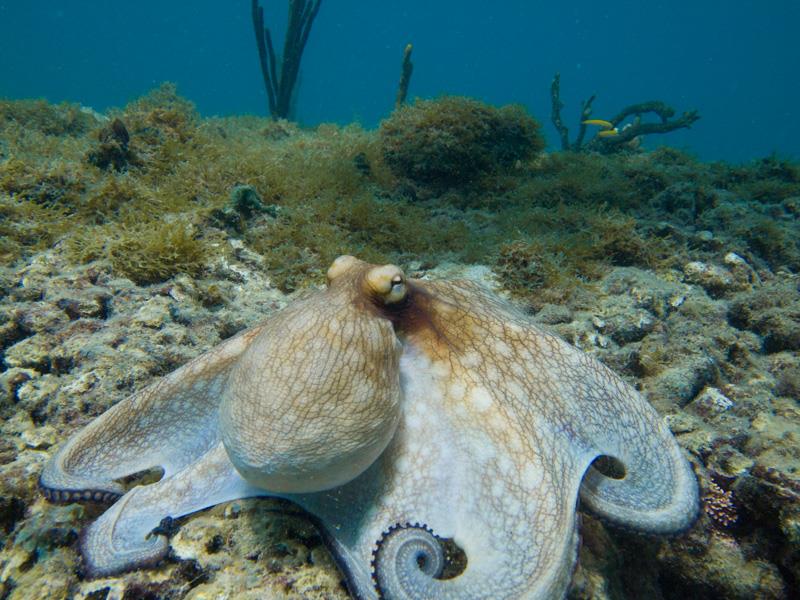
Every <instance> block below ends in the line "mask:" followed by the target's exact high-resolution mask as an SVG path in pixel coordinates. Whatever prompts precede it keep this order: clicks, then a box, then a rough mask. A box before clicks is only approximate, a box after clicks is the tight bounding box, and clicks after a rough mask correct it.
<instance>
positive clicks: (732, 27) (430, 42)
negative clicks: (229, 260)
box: [0, 0, 800, 161]
mask: <svg viewBox="0 0 800 600" xmlns="http://www.w3.org/2000/svg"><path fill="white" fill-rule="evenodd" d="M265 11H266V19H267V21H268V23H269V24H270V25H271V26H272V28H273V30H275V31H276V34H277V35H278V36H279V35H280V33H279V32H280V31H281V30H282V28H283V25H284V24H285V12H286V2H284V1H278V0H269V1H268V2H267V4H266V8H265ZM799 32H800V2H798V1H797V0H770V1H769V2H763V1H761V2H758V1H752V0H733V1H721V0H708V1H697V0H675V1H671V2H641V1H623V0H616V1H610V2H609V1H607V2H598V1H595V2H588V1H586V0H579V1H573V2H563V3H559V2H549V3H542V2H529V1H523V0H507V1H502V2H495V3H487V2H485V1H477V0H462V1H459V2H454V1H445V0H442V1H438V2H437V1H434V0H403V1H396V0H391V1H387V0H383V1H374V2H367V1H363V0H360V1H357V0H323V4H322V9H321V11H320V14H319V16H318V18H317V20H316V22H315V24H314V29H313V31H312V34H311V39H310V41H309V44H308V47H307V48H306V53H305V56H304V59H303V69H302V72H301V77H300V85H299V95H298V101H297V109H296V116H297V118H298V120H300V121H301V122H302V123H303V124H306V125H313V124H316V123H319V122H326V121H336V122H340V123H346V122H351V121H354V120H355V121H359V122H361V123H362V124H363V125H365V126H369V127H372V126H374V125H375V124H376V123H378V122H379V121H380V119H381V118H383V117H384V116H386V115H387V113H388V112H389V111H390V110H391V108H392V105H393V100H394V94H395V89H396V85H397V79H398V76H399V66H400V59H401V56H402V50H403V47H404V46H405V44H406V43H408V42H412V43H413V44H414V56H413V59H414V64H415V70H414V75H413V78H412V82H411V89H410V96H412V97H414V96H420V97H432V96H436V95H439V94H465V95H469V96H473V97H477V98H481V99H483V100H485V101H487V102H491V103H494V104H503V103H509V102H518V103H522V104H524V105H526V106H527V107H528V108H529V110H530V111H531V112H532V113H533V114H534V115H535V116H537V117H538V118H539V119H540V120H541V121H543V122H544V123H545V125H546V129H545V131H546V135H547V138H548V141H549V142H550V143H551V145H552V144H554V143H555V142H556V140H557V137H556V133H555V131H554V129H553V128H552V125H550V123H549V115H550V98H549V85H550V80H551V78H552V76H553V73H555V72H556V71H560V72H561V78H562V98H563V100H564V101H565V103H566V107H565V109H564V114H563V116H564V118H565V120H566V122H567V124H568V125H571V126H572V128H573V130H574V127H575V123H576V122H577V114H578V110H579V103H580V100H581V99H582V98H585V97H586V96H588V95H590V94H592V93H597V100H596V101H595V105H594V106H595V110H594V116H595V117H598V118H602V117H608V116H610V115H612V114H613V113H614V112H616V111H617V110H618V109H619V108H620V107H622V106H623V105H625V104H630V103H633V102H639V101H642V100H648V99H660V100H664V101H666V102H668V103H669V104H671V105H673V106H674V107H675V108H676V109H678V110H679V111H682V110H685V109H689V108H697V109H699V111H700V113H701V115H702V119H701V120H700V121H699V122H698V123H696V124H695V126H694V127H693V128H692V129H691V130H682V131H678V132H674V133H671V134H669V135H667V136H654V137H653V138H651V139H650V140H649V143H650V144H657V143H668V144H670V145H673V146H677V147H680V148H685V149H688V150H690V151H692V152H694V153H695V154H696V155H698V156H699V157H701V158H704V159H724V160H730V161H745V160H749V159H752V158H756V157H761V156H765V155H768V154H770V153H773V152H777V153H778V154H779V155H780V156H783V157H793V158H798V157H800V108H798V106H799V105H800V77H798V75H797V73H800V43H798V40H797V37H798V33H799ZM165 80H169V81H173V82H175V83H177V84H178V89H179V91H180V93H181V94H182V95H184V96H186V97H188V98H189V99H190V100H192V101H193V102H195V103H196V105H197V107H198V109H199V110H200V111H201V112H202V113H203V114H206V115H211V114H218V115H228V114H239V113H255V114H266V96H265V92H264V88H263V85H262V81H261V75H260V72H259V67H258V58H257V54H256V50H255V41H254V35H253V29H252V23H251V20H250V2H249V0H235V1H228V2H226V1H223V0H216V1H213V0H194V1H192V2H169V1H167V0H159V1H156V0H139V1H137V2H129V3H121V2H101V1H99V0H84V1H79V0H75V1H72V2H65V1H61V2H57V1H55V0H44V1H42V2H27V1H24V0H17V1H14V2H11V1H2V0H0V96H4V97H11V98H30V97H45V98H47V99H48V100H51V101H61V100H69V101H73V102H80V103H82V104H84V105H88V106H92V107H94V108H95V109H98V110H103V109H106V108H108V107H110V106H121V105H123V104H125V103H126V102H127V101H129V100H130V99H132V98H134V97H136V96H138V95H141V94H143V93H145V92H146V91H148V90H149V89H151V88H152V87H154V86H156V85H158V84H159V83H160V82H162V81H165Z"/></svg>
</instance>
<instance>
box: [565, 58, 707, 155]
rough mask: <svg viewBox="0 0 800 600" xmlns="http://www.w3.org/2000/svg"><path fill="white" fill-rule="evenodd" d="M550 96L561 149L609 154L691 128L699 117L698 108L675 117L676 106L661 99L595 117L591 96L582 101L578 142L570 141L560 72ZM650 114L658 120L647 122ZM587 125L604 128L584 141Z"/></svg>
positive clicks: (592, 97)
mask: <svg viewBox="0 0 800 600" xmlns="http://www.w3.org/2000/svg"><path fill="white" fill-rule="evenodd" d="M550 99H551V106H552V110H551V114H550V118H551V120H552V122H553V126H554V127H555V128H556V130H557V131H558V135H559V138H560V140H561V149H562V150H572V151H574V152H581V151H596V152H601V153H604V154H610V153H613V152H620V151H622V150H635V149H636V148H638V147H639V144H640V143H641V136H644V135H649V134H653V133H669V132H670V131H675V130H676V129H683V128H688V127H691V126H692V124H693V123H694V122H695V121H697V120H698V119H699V118H700V115H699V113H698V112H697V111H696V110H689V111H686V112H684V113H683V114H682V115H681V116H679V117H677V118H673V117H675V109H674V108H672V107H671V106H669V105H667V104H666V103H664V102H661V101H660V100H650V101H647V102H639V103H636V104H631V105H629V106H626V107H624V108H623V109H622V110H620V111H619V112H618V113H617V114H616V115H614V116H613V117H612V118H610V119H608V120H605V119H592V118H591V117H592V103H593V102H594V99H595V96H594V95H592V96H590V97H589V98H588V99H586V100H584V101H583V102H581V112H580V126H579V128H578V135H577V137H576V138H575V141H573V142H570V141H569V129H568V128H567V126H566V125H564V121H563V120H562V119H561V109H562V108H563V107H564V103H563V102H562V101H561V75H560V74H559V73H556V74H555V76H554V77H553V81H552V83H551V84H550ZM647 114H653V115H655V116H656V117H658V121H657V122H646V121H644V120H643V116H644V115H647ZM628 117H633V121H631V122H629V123H628V124H626V125H625V126H624V127H623V126H622V123H624V122H625V120H626V119H628ZM587 125H598V126H600V127H601V128H602V129H601V131H600V132H599V133H598V134H597V135H596V136H595V137H594V138H592V139H591V140H590V141H589V142H588V143H586V144H584V138H585V137H586V130H587Z"/></svg>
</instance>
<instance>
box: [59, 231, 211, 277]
mask: <svg viewBox="0 0 800 600" xmlns="http://www.w3.org/2000/svg"><path fill="white" fill-rule="evenodd" d="M108 233H109V234H110V237H109V238H104V237H101V236H98V235H87V236H84V237H75V238H72V239H71V240H70V241H69V244H68V247H69V254H70V255H71V256H72V257H73V258H75V259H78V261H79V262H88V261H90V260H96V259H105V260H108V261H110V263H111V267H112V268H113V269H114V271H115V272H116V273H118V274H120V275H123V276H125V277H127V278H128V279H130V280H132V281H133V282H135V283H137V284H139V285H147V284H151V283H158V282H161V281H166V280H167V279H169V278H170V277H173V276H174V275H177V274H179V273H186V274H188V275H192V276H197V275H199V274H200V272H201V271H202V269H203V268H204V266H205V265H206V262H207V258H208V257H209V256H210V255H211V246H210V243H209V241H208V240H207V239H204V238H202V237H200V236H199V235H198V234H197V232H196V231H195V228H194V227H193V226H192V225H190V224H187V223H186V222H185V221H182V220H179V219H176V220H174V221H166V222H164V223H161V224H156V223H149V224H147V225H144V226H139V227H118V228H114V229H113V230H112V231H108Z"/></svg>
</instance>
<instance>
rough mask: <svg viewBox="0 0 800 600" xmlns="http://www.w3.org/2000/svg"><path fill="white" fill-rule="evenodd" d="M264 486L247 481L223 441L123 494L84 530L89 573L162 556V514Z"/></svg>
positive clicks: (190, 509)
mask: <svg viewBox="0 0 800 600" xmlns="http://www.w3.org/2000/svg"><path fill="white" fill-rule="evenodd" d="M259 495H264V492H263V491H261V490H258V489H257V488H254V487H252V486H250V485H249V484H247V482H245V481H244V480H243V479H242V477H241V476H240V475H239V474H238V473H237V472H236V469H235V468H234V467H233V465H232V464H231V462H230V460H228V456H227V454H226V452H225V448H224V447H223V446H222V443H221V442H219V443H218V444H217V445H216V446H214V447H213V448H211V449H210V450H208V451H207V452H206V453H205V454H204V455H202V456H201V457H200V458H199V459H197V460H196V461H195V462H194V463H192V464H191V465H190V466H188V467H186V468H185V469H183V470H182V471H179V472H178V473H176V474H174V475H172V476H171V477H166V478H164V479H162V480H161V481H159V482H158V483H154V484H151V485H144V486H137V487H135V488H133V489H132V490H130V491H129V492H127V493H126V494H125V495H124V496H122V498H120V499H119V500H118V501H117V502H116V503H115V504H114V505H113V506H112V507H111V508H110V509H109V510H107V511H106V512H105V513H103V515H102V516H101V517H100V518H99V519H98V520H97V521H95V522H94V523H92V524H91V525H90V526H89V527H88V528H86V530H84V532H83V534H82V535H81V540H80V545H81V552H82V554H83V557H84V564H85V566H86V571H87V575H88V576H90V577H104V576H108V575H112V574H115V573H119V572H121V571H126V570H129V569H132V568H137V567H142V566H146V565H149V564H154V563H156V562H158V561H159V560H160V559H161V558H163V556H164V555H165V554H166V552H167V550H168V548H169V543H168V541H167V538H166V537H165V536H164V535H159V534H158V533H157V532H155V531H154V529H156V528H157V527H158V526H159V525H160V524H162V523H163V522H164V519H166V518H170V519H176V518H178V517H181V516H183V515H186V514H189V513H193V512H195V511H198V510H201V509H203V508H207V507H209V506H213V505H215V504H219V503H221V502H227V501H229V500H235V499H236V498H244V497H250V496H259Z"/></svg>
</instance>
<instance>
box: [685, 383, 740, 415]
mask: <svg viewBox="0 0 800 600" xmlns="http://www.w3.org/2000/svg"><path fill="white" fill-rule="evenodd" d="M732 406H733V400H731V399H730V398H728V397H727V396H726V395H725V394H723V393H722V392H721V391H720V390H719V389H717V388H715V387H711V386H706V387H705V388H703V391H702V392H700V393H699V394H698V395H697V397H695V399H694V400H692V401H691V402H690V403H689V404H688V406H687V408H688V409H689V410H691V411H692V412H694V413H696V414H697V415H699V416H701V417H706V418H708V417H713V416H716V415H718V414H720V413H723V412H725V411H727V410H728V409H730V408H731V407H732Z"/></svg>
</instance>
